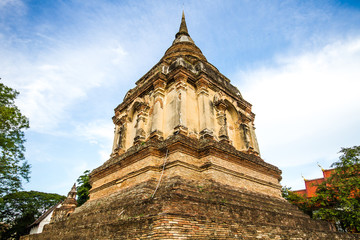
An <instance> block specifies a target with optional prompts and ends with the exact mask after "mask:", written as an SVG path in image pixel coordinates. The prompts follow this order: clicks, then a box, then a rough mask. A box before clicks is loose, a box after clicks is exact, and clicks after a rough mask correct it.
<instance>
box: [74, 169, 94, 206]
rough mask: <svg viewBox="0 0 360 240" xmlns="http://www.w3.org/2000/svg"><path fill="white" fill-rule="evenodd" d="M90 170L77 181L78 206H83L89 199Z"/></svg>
mask: <svg viewBox="0 0 360 240" xmlns="http://www.w3.org/2000/svg"><path fill="white" fill-rule="evenodd" d="M89 175H90V170H86V171H85V172H84V174H83V175H81V176H80V177H79V178H78V179H77V183H78V187H77V189H76V191H77V196H78V197H77V202H78V206H81V205H83V204H84V203H85V202H86V201H87V200H88V199H89V191H90V189H91V185H90V177H89Z"/></svg>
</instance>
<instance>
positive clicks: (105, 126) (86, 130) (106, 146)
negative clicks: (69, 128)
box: [75, 120, 114, 162]
mask: <svg viewBox="0 0 360 240" xmlns="http://www.w3.org/2000/svg"><path fill="white" fill-rule="evenodd" d="M113 132H114V124H113V123H112V122H111V121H104V120H94V121H92V122H89V123H87V124H78V125H77V126H76V131H75V135H77V136H80V137H83V138H85V139H86V140H88V141H89V142H90V143H91V144H93V145H96V147H97V149H98V154H99V157H100V161H101V162H104V161H106V160H108V159H109V155H110V152H111V146H112V140H113V136H114V134H113Z"/></svg>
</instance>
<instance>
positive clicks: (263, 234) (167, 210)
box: [22, 177, 360, 240]
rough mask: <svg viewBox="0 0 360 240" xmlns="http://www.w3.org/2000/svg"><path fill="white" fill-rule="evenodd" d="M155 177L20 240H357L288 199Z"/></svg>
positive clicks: (227, 187) (357, 237) (220, 186)
mask: <svg viewBox="0 0 360 240" xmlns="http://www.w3.org/2000/svg"><path fill="white" fill-rule="evenodd" d="M157 183H158V181H157V180H155V179H152V180H149V181H147V182H143V183H140V184H137V185H135V186H133V187H131V188H128V189H124V190H121V191H119V192H117V193H115V194H112V195H111V196H109V197H108V198H100V199H97V200H93V201H90V202H87V203H85V204H84V205H83V206H81V207H79V208H77V209H76V210H75V212H74V213H73V214H71V215H70V216H69V217H68V218H67V219H66V220H64V221H59V222H54V223H51V224H49V225H47V226H45V229H44V232H43V233H42V234H38V235H37V234H35V235H27V236H25V237H23V238H22V239H23V240H24V239H27V240H35V239H36V240H45V239H64V240H65V239H66V240H72V239H77V240H78V239H214V240H215V239H329V240H330V239H360V238H359V237H360V236H359V235H353V234H345V233H339V232H336V231H335V229H334V227H333V225H331V224H330V223H328V222H323V221H315V220H313V219H311V218H309V217H308V216H307V215H305V214H303V213H302V212H301V211H299V210H298V209H297V208H296V207H295V206H293V205H291V204H289V203H288V202H287V201H285V200H282V199H280V198H279V199H278V198H273V197H269V196H267V195H262V194H258V193H251V192H249V191H247V190H243V191H242V190H234V189H233V188H232V187H229V186H227V185H223V184H219V183H216V182H214V181H202V182H196V181H188V180H185V179H182V178H181V177H173V178H164V179H163V180H162V181H161V184H160V187H159V188H158V190H157V191H156V193H155V195H154V197H152V195H153V193H154V190H155V188H156V186H157Z"/></svg>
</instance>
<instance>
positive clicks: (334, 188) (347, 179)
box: [311, 146, 360, 232]
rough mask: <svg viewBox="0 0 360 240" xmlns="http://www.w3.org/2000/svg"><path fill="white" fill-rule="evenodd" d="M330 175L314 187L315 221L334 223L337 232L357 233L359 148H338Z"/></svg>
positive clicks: (359, 216) (359, 223)
mask: <svg viewBox="0 0 360 240" xmlns="http://www.w3.org/2000/svg"><path fill="white" fill-rule="evenodd" d="M340 152H341V153H342V155H341V156H340V159H339V161H337V162H335V163H333V164H332V165H331V166H332V167H335V169H334V172H333V173H332V175H331V176H330V177H329V178H328V179H326V181H324V182H323V183H321V184H320V185H319V186H318V187H317V191H316V197H314V198H312V199H311V200H312V202H313V205H314V206H315V207H317V208H318V210H317V211H315V212H314V217H315V218H320V219H324V220H328V221H331V222H334V223H335V224H336V225H337V226H338V228H339V229H340V230H343V231H347V232H360V162H359V159H360V146H354V147H352V148H342V149H341V151H340Z"/></svg>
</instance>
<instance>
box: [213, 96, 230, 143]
mask: <svg viewBox="0 0 360 240" xmlns="http://www.w3.org/2000/svg"><path fill="white" fill-rule="evenodd" d="M215 105H216V109H217V113H216V118H217V120H218V124H219V125H220V130H219V139H220V141H222V142H227V143H229V135H228V131H227V123H226V113H225V111H226V104H225V102H224V101H222V100H220V101H218V102H217V103H215Z"/></svg>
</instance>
